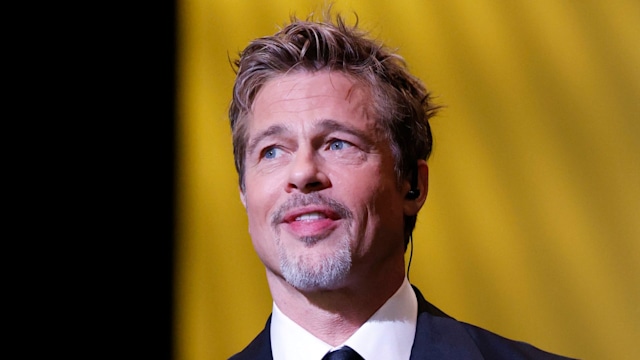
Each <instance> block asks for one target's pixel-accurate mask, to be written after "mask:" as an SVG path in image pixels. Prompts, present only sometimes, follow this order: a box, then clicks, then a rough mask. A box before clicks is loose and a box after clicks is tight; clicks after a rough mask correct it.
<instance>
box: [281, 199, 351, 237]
mask: <svg viewBox="0 0 640 360" xmlns="http://www.w3.org/2000/svg"><path fill="white" fill-rule="evenodd" d="M340 220H341V216H340V215H339V214H338V213H337V212H335V211H333V210H331V209H330V208H325V207H317V206H313V207H304V208H299V209H293V210H291V211H289V212H288V213H287V214H285V216H284V217H283V219H282V223H281V224H283V225H284V227H285V229H286V230H287V231H288V232H290V233H291V234H293V235H294V236H296V237H300V238H304V237H315V238H318V237H324V236H326V235H328V234H329V233H331V232H332V231H333V230H334V229H335V228H336V227H337V226H338V223H339V221H340Z"/></svg>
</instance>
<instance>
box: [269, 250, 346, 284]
mask: <svg viewBox="0 0 640 360" xmlns="http://www.w3.org/2000/svg"><path fill="white" fill-rule="evenodd" d="M308 260H309V259H308V258H307V257H298V258H294V259H292V258H291V257H290V256H287V255H286V254H284V253H281V254H280V270H281V272H282V276H283V277H284V279H285V280H286V281H287V282H288V283H289V284H290V285H291V286H293V287H294V288H296V289H298V290H300V291H306V292H310V291H322V290H332V289H336V288H338V287H340V286H341V285H342V284H344V281H345V280H346V278H347V275H349V272H350V271H351V252H350V251H349V249H348V248H347V249H338V250H337V251H335V252H334V253H333V254H331V255H329V256H326V257H324V258H323V259H321V260H319V261H315V262H313V263H311V262H309V261H308Z"/></svg>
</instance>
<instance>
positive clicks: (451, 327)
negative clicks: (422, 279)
mask: <svg viewBox="0 0 640 360" xmlns="http://www.w3.org/2000/svg"><path fill="white" fill-rule="evenodd" d="M413 290H414V291H415V293H416V297H417V299H418V323H417V326H416V337H415V339H414V341H413V347H412V348H411V358H410V360H421V359H425V360H426V359H429V360H433V359H483V357H482V354H481V353H480V351H479V350H478V347H477V346H476V344H475V342H474V341H473V339H472V338H471V337H470V336H469V334H468V333H467V331H466V330H465V329H464V327H463V326H462V324H460V323H459V322H457V321H455V320H454V319H453V318H451V317H450V316H448V315H447V314H445V313H444V312H442V311H441V310H440V309H438V308H437V307H435V306H433V305H432V304H430V303H429V302H428V301H427V300H425V298H424V296H422V294H421V293H420V291H419V290H418V289H417V288H415V287H414V288H413Z"/></svg>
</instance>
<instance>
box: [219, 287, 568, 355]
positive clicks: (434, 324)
mask: <svg viewBox="0 0 640 360" xmlns="http://www.w3.org/2000/svg"><path fill="white" fill-rule="evenodd" d="M413 289H414V291H415V293H416V296H417V298H418V323H417V326H416V337H415V339H414V341H413V347H412V348H411V360H421V359H424V360H427V359H429V360H434V359H447V360H451V359H465V360H467V359H469V360H471V359H486V360H489V359H491V360H493V359H504V360H507V359H508V360H517V359H549V360H553V359H567V358H565V357H562V356H558V355H554V354H550V353H548V352H545V351H542V350H540V349H538V348H535V347H533V346H531V345H529V344H526V343H523V342H518V341H513V340H509V339H506V338H503V337H501V336H499V335H496V334H494V333H492V332H490V331H487V330H484V329H481V328H479V327H476V326H473V325H469V324H466V323H463V322H459V321H456V320H455V319H453V318H451V317H450V316H448V315H447V314H445V313H444V312H442V311H440V309H438V308H436V307H435V306H433V305H431V304H430V303H429V302H428V301H427V300H425V298H424V297H423V296H422V294H421V293H420V291H419V290H418V289H417V288H415V287H414V288H413ZM270 327H271V317H269V319H268V320H267V324H266V326H265V328H264V330H262V332H261V333H260V334H258V336H257V337H256V338H255V339H254V340H253V341H252V342H251V343H250V344H249V345H248V346H247V347H246V348H245V349H244V350H242V352H240V353H238V354H236V355H234V356H232V357H231V358H230V360H272V359H273V357H272V355H271V335H270ZM390 360H393V359H390Z"/></svg>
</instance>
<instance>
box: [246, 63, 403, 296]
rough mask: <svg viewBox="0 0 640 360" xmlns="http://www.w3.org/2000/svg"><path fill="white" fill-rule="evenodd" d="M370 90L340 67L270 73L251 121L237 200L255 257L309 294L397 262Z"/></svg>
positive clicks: (398, 233)
mask: <svg viewBox="0 0 640 360" xmlns="http://www.w3.org/2000/svg"><path fill="white" fill-rule="evenodd" d="M372 108H373V107H372V103H371V97H370V94H369V92H368V91H367V90H366V89H365V88H364V87H363V86H362V85H358V84H356V83H355V82H354V81H353V80H352V79H351V78H349V77H347V76H345V75H344V74H342V73H339V72H317V73H308V72H298V73H292V74H288V75H284V76H280V77H277V78H274V79H272V80H270V81H269V82H267V83H266V84H265V85H264V86H263V88H262V89H261V91H260V92H259V93H258V95H257V97H256V99H255V102H254V107H253V111H252V114H250V116H249V118H248V120H247V121H249V123H248V128H247V138H248V142H247V153H246V166H245V177H244V179H245V191H244V193H242V200H243V203H244V204H245V207H246V209H247V215H248V218H249V232H250V234H251V238H252V241H253V245H254V247H255V249H256V252H257V253H258V256H259V257H260V259H261V260H262V261H263V263H264V264H265V266H266V268H267V271H268V272H270V273H271V274H273V275H275V276H277V277H280V278H284V279H285V280H287V282H288V283H290V284H291V285H293V286H294V287H296V288H298V289H300V290H305V291H313V290H323V289H336V288H340V287H342V286H347V285H348V284H350V283H353V282H354V281H357V280H358V279H362V278H366V277H367V274H368V272H370V271H375V270H376V269H381V268H385V267H388V264H389V263H390V262H395V263H397V262H398V261H399V258H400V259H402V260H400V261H403V256H404V255H403V254H404V245H403V202H404V201H406V200H405V197H404V194H405V193H406V190H408V188H409V185H408V184H402V186H400V187H399V186H398V184H397V181H396V177H395V173H394V170H393V169H394V163H393V157H392V154H391V149H390V145H389V142H388V140H387V139H386V138H385V136H384V135H383V134H382V133H381V132H380V130H379V128H378V127H376V119H375V117H374V115H373V111H372Z"/></svg>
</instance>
